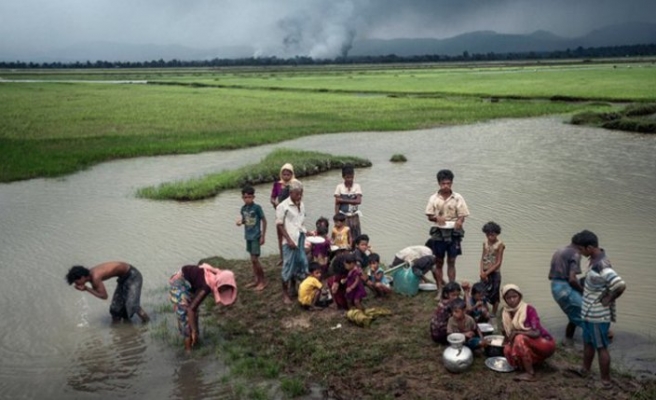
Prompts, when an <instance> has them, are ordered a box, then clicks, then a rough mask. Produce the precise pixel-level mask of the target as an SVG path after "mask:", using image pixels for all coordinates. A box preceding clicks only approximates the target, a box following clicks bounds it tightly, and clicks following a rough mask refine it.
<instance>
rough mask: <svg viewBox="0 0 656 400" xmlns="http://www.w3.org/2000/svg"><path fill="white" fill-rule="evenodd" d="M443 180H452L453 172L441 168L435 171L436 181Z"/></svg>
mask: <svg viewBox="0 0 656 400" xmlns="http://www.w3.org/2000/svg"><path fill="white" fill-rule="evenodd" d="M444 180H449V181H451V182H453V172H451V170H450V169H441V170H440V171H439V172H438V173H437V181H438V182H442V181H444Z"/></svg>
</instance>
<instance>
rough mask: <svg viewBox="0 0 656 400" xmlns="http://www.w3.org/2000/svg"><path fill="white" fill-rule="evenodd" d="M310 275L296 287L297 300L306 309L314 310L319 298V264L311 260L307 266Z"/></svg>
mask: <svg viewBox="0 0 656 400" xmlns="http://www.w3.org/2000/svg"><path fill="white" fill-rule="evenodd" d="M308 268H309V270H310V275H308V276H307V278H305V279H304V280H303V282H301V285H300V286H299V288H298V302H299V304H300V305H301V307H303V308H304V309H306V310H315V309H317V308H318V307H319V305H320V303H319V300H320V299H321V289H322V288H323V284H322V283H321V266H320V265H319V264H318V263H316V262H311V263H310V266H309V267H308Z"/></svg>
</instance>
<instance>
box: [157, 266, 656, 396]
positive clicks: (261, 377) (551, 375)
mask: <svg viewBox="0 0 656 400" xmlns="http://www.w3.org/2000/svg"><path fill="white" fill-rule="evenodd" d="M208 261H209V262H210V263H211V264H213V265H216V266H220V267H222V268H228V269H231V270H233V271H234V272H235V274H236V276H237V281H238V282H239V283H243V282H248V281H250V280H251V279H252V276H251V268H250V262H249V261H246V260H244V261H241V260H222V259H219V258H211V259H208ZM276 262H277V258H276V257H273V258H265V259H263V265H264V268H265V272H266V276H267V279H268V280H269V283H270V284H269V286H268V287H267V288H266V289H265V290H264V292H262V293H257V292H253V291H250V290H247V289H243V290H241V291H240V293H239V300H238V301H237V303H235V304H234V305H233V306H231V307H229V308H220V309H215V308H213V307H211V304H210V306H209V307H206V308H204V313H203V320H202V322H201V330H202V344H201V346H200V347H199V348H197V349H195V350H194V355H195V356H197V357H203V356H209V357H214V356H217V357H219V358H220V359H221V360H224V361H225V362H226V364H227V365H228V367H229V369H230V371H231V375H230V377H229V378H228V379H226V382H225V383H226V385H227V387H228V389H227V390H228V391H231V393H232V394H233V397H234V398H272V397H274V396H276V395H280V394H282V395H283V396H284V397H287V398H293V397H296V396H300V395H305V394H307V393H308V391H309V388H310V387H316V386H317V385H319V386H320V387H322V388H324V390H325V392H324V395H325V396H327V397H330V398H336V399H341V398H344V399H346V398H348V399H354V398H372V399H374V398H375V399H392V398H416V399H428V398H445V399H456V398H458V399H459V398H475V399H526V398H553V399H583V398H594V399H650V398H653V396H654V395H656V382H653V381H647V382H638V381H636V380H635V379H634V378H632V377H631V375H630V374H627V373H623V372H621V370H615V371H614V372H613V379H614V380H615V381H616V387H615V389H613V390H610V391H599V390H595V389H592V388H589V387H587V384H588V383H589V382H588V381H586V380H583V379H581V378H578V377H575V376H573V375H570V374H569V373H568V372H566V371H567V368H568V367H570V366H575V365H579V364H580V361H581V354H582V350H580V349H575V350H572V349H565V348H561V347H559V348H558V351H557V352H556V354H555V355H554V356H553V357H551V358H550V359H549V360H548V361H547V362H546V364H544V365H542V366H541V367H539V368H538V369H537V377H538V380H537V381H536V382H531V383H519V382H514V381H513V376H514V374H513V373H509V374H503V373H496V372H493V371H490V370H489V369H487V367H485V365H484V360H485V357H484V356H483V355H478V356H476V357H475V360H474V364H473V365H472V367H471V368H470V369H469V370H468V371H466V372H464V373H462V374H451V373H449V372H448V371H446V369H445V368H444V367H443V365H442V362H441V359H440V356H441V353H442V351H443V349H444V348H443V347H442V346H439V345H436V344H434V343H433V342H432V340H431V338H430V335H429V329H428V326H429V320H430V317H431V315H432V312H433V311H434V309H435V307H436V302H435V300H434V299H433V298H434V295H435V292H420V293H419V294H418V295H417V296H415V297H404V296H400V295H397V294H393V295H392V296H391V297H389V298H385V299H376V298H373V296H371V295H369V296H368V297H367V298H366V299H365V307H384V308H387V309H389V310H391V311H392V315H390V316H385V317H379V318H378V319H376V320H375V321H374V323H373V324H372V325H371V326H370V327H369V328H361V327H358V326H355V325H353V324H351V323H349V322H348V321H347V320H346V319H345V318H344V316H343V315H342V314H341V313H340V312H337V311H336V310H331V309H327V310H323V311H316V312H310V311H304V310H301V309H300V308H299V307H298V306H296V305H292V306H284V305H283V302H282V298H281V292H280V290H281V289H280V285H279V284H278V282H279V279H280V267H276V266H275V265H276ZM208 303H209V302H208ZM338 324H340V325H341V327H339V328H338V327H337V326H338ZM156 331H158V332H160V333H159V335H161V336H164V337H166V336H167V334H162V333H161V332H162V331H164V332H167V329H164V328H162V327H158V328H157V329H156ZM168 331H169V332H172V333H170V336H168V337H170V338H173V337H175V332H174V331H173V328H172V327H170V328H168ZM552 333H554V334H555V336H556V337H560V334H561V333H560V332H552ZM170 342H171V344H172V345H173V346H176V348H181V347H182V344H181V342H179V340H178V341H176V340H170ZM614 366H615V367H618V365H617V364H614ZM595 368H596V367H595ZM595 377H596V378H598V373H595ZM244 380H245V381H247V382H249V385H248V386H247V387H246V388H244V386H243V382H244ZM277 383H280V384H277Z"/></svg>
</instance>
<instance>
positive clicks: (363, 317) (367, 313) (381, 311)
mask: <svg viewBox="0 0 656 400" xmlns="http://www.w3.org/2000/svg"><path fill="white" fill-rule="evenodd" d="M385 315H392V312H391V311H390V310H388V309H387V308H382V307H373V308H367V309H365V310H364V311H362V310H359V309H357V308H354V309H351V310H348V311H347V312H346V319H348V320H349V321H351V322H353V323H354V324H356V325H357V326H361V327H364V328H367V327H369V326H370V325H371V322H372V321H373V320H374V319H376V318H378V317H380V316H385Z"/></svg>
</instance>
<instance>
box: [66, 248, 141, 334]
mask: <svg viewBox="0 0 656 400" xmlns="http://www.w3.org/2000/svg"><path fill="white" fill-rule="evenodd" d="M114 277H116V278H118V281H117V284H116V290H114V296H113V297H112V304H111V306H110V307H109V313H110V314H112V320H113V321H114V322H118V321H120V320H121V319H125V320H130V319H131V318H132V316H133V315H134V314H135V313H136V314H137V315H138V316H139V318H141V320H142V321H143V322H148V321H149V320H150V318H149V317H148V314H146V312H145V311H144V310H143V309H142V308H141V285H142V283H143V278H142V277H141V273H140V272H139V270H137V269H136V268H135V267H133V266H131V265H130V264H127V263H124V262H119V261H109V262H105V263H102V264H98V265H96V266H95V267H93V268H91V269H88V268H86V267H83V266H81V265H75V266H73V267H72V268H71V269H70V270H68V274H66V281H67V282H68V284H69V285H72V284H75V289H77V290H79V291H81V292H85V291H86V292H89V293H91V294H92V295H94V296H96V297H97V298H99V299H102V300H106V299H107V297H108V296H107V289H106V288H105V284H104V283H103V281H106V280H107V279H111V278H114ZM87 282H90V283H91V286H88V285H87Z"/></svg>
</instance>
